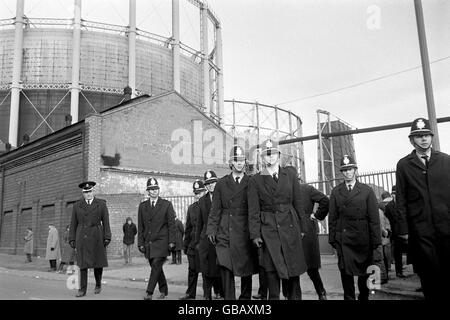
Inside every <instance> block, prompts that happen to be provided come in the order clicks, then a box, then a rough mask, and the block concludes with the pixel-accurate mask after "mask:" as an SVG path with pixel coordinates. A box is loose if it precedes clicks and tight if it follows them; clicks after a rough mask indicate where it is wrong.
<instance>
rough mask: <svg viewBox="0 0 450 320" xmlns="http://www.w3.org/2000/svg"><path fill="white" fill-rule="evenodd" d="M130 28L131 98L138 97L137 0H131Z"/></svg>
mask: <svg viewBox="0 0 450 320" xmlns="http://www.w3.org/2000/svg"><path fill="white" fill-rule="evenodd" d="M128 14H129V24H130V26H129V29H128V86H129V87H130V88H131V98H135V97H136V0H130V2H129V12H128Z"/></svg>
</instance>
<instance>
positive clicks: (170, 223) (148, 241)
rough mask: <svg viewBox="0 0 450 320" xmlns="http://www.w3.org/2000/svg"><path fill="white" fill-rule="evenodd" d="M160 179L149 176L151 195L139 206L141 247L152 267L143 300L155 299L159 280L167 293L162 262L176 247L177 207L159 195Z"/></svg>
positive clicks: (139, 241) (163, 292)
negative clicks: (154, 294)
mask: <svg viewBox="0 0 450 320" xmlns="http://www.w3.org/2000/svg"><path fill="white" fill-rule="evenodd" d="M159 191H160V188H159V184H158V181H157V180H156V179H155V178H153V177H151V178H149V179H148V180H147V192H148V195H149V199H148V200H145V201H144V202H141V203H140V204H139V209H138V248H139V251H140V252H142V253H144V254H145V257H146V258H147V259H148V262H149V264H150V267H151V272H150V277H149V279H148V285H147V290H146V293H147V294H146V295H145V296H144V300H152V299H153V292H154V290H155V287H156V284H157V283H159V290H160V291H161V295H160V296H159V299H164V298H165V297H166V296H167V293H168V289H167V280H166V277H165V275H164V270H163V264H164V262H165V261H166V259H167V256H169V255H170V252H171V251H172V250H173V248H174V247H175V211H174V209H173V205H172V203H171V202H170V201H168V200H166V199H163V198H161V197H159Z"/></svg>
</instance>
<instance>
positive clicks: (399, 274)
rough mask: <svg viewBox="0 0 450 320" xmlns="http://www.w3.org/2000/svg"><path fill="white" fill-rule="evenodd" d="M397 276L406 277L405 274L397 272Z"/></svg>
mask: <svg viewBox="0 0 450 320" xmlns="http://www.w3.org/2000/svg"><path fill="white" fill-rule="evenodd" d="M396 276H397V278H406V276H405V275H404V274H403V273H397V274H396Z"/></svg>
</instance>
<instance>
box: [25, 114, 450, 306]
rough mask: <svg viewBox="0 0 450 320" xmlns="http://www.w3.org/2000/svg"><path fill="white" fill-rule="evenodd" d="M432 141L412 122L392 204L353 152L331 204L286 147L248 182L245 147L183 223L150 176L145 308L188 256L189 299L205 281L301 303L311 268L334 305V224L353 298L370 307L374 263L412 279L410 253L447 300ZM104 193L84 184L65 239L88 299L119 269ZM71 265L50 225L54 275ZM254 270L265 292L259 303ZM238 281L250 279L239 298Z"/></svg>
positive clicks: (446, 252) (439, 158)
mask: <svg viewBox="0 0 450 320" xmlns="http://www.w3.org/2000/svg"><path fill="white" fill-rule="evenodd" d="M432 138H433V132H432V130H431V128H430V125H429V122H428V120H427V119H424V118H418V119H416V120H414V121H413V123H412V125H411V130H410V134H409V140H410V143H411V145H412V146H413V147H414V150H413V151H412V152H411V154H409V155H407V156H406V157H404V158H402V159H401V160H399V162H398V164H397V170H396V185H395V186H393V187H392V190H391V192H384V193H383V194H382V195H381V201H378V200H377V198H376V196H375V193H374V191H373V190H372V188H371V187H370V186H368V185H366V184H364V183H361V182H359V181H358V172H357V170H358V166H357V164H356V162H355V160H354V159H353V158H352V156H350V155H345V156H344V157H343V158H342V160H341V163H340V171H341V173H342V176H343V182H342V183H340V184H339V185H338V186H336V187H335V188H333V190H332V191H331V194H330V196H329V197H328V196H326V195H325V194H323V193H322V192H320V191H319V190H317V189H315V188H314V187H312V186H310V185H306V184H300V183H299V179H298V176H297V171H296V169H295V168H294V167H289V166H287V167H281V166H280V156H281V151H280V149H279V146H278V143H277V141H273V140H271V139H269V140H266V141H265V142H264V143H262V144H261V145H260V146H259V147H260V152H261V157H262V161H263V164H264V167H263V169H262V170H261V171H260V172H258V173H256V174H254V175H252V176H249V175H247V173H246V172H245V166H246V156H245V151H244V149H243V148H242V147H241V146H234V147H233V148H232V150H231V151H230V157H229V167H230V173H229V174H227V175H225V176H224V177H222V178H218V177H217V175H216V173H215V172H214V171H212V170H207V171H206V172H205V173H204V179H203V180H196V181H194V183H193V194H194V197H195V202H194V203H192V204H191V205H190V206H189V208H188V210H187V214H186V220H185V223H184V225H183V222H182V221H180V220H179V219H177V218H176V214H175V211H174V208H173V205H172V203H171V202H170V201H168V200H166V199H163V198H161V197H160V196H159V194H160V186H159V183H158V181H157V180H156V179H155V178H154V177H151V178H150V179H148V181H147V192H148V200H146V201H143V202H142V203H140V205H139V209H138V221H137V226H136V225H135V224H134V223H133V221H132V219H131V218H127V219H126V222H125V224H124V225H123V233H124V240H123V243H124V258H125V263H126V264H131V262H132V258H131V257H132V254H131V251H132V247H133V245H134V239H135V236H136V235H137V248H138V250H139V251H140V252H141V253H142V254H143V255H145V258H146V259H148V262H149V265H150V269H151V272H150V276H149V281H148V285H147V289H146V294H145V296H144V299H145V300H152V299H153V295H154V291H155V287H156V285H157V284H158V286H159V291H160V296H159V297H158V298H159V299H164V298H165V297H166V296H167V294H168V285H167V280H166V277H165V274H164V269H163V266H164V263H165V262H166V261H167V257H169V256H170V255H172V263H173V264H180V263H181V251H183V252H184V254H186V255H187V259H188V279H187V284H188V285H187V290H186V293H185V295H183V296H182V297H180V299H182V300H190V299H195V298H196V295H197V281H198V276H199V274H200V273H201V275H202V279H203V298H204V299H206V300H211V299H213V298H216V299H225V300H235V299H242V300H250V299H252V298H253V299H262V300H266V299H269V300H278V299H280V296H281V294H282V295H283V297H284V298H285V299H288V300H300V299H302V290H301V285H300V275H302V274H303V273H305V272H306V273H307V274H308V276H309V278H310V279H311V280H312V282H313V284H314V288H315V290H316V292H317V296H318V299H319V300H326V299H327V292H326V290H325V286H324V283H323V281H322V279H321V276H320V272H319V269H320V267H321V259H320V248H319V239H318V233H319V227H318V221H320V220H324V219H325V218H326V217H327V216H328V230H329V239H328V240H329V243H330V245H331V246H332V247H333V248H334V250H335V253H336V255H337V258H338V269H339V272H340V278H341V282H342V289H343V296H344V299H345V300H355V299H358V300H368V299H369V286H368V280H370V279H369V277H370V272H369V270H372V269H371V266H374V265H375V266H377V267H378V268H379V270H380V272H381V275H380V276H381V284H385V283H386V282H388V280H389V277H388V272H389V271H390V269H391V261H392V260H393V261H394V262H395V273H396V276H397V277H399V278H403V277H405V275H404V274H403V254H404V253H407V257H408V259H407V263H408V264H412V265H413V268H414V272H415V273H417V274H418V276H419V278H420V281H421V288H420V290H422V291H423V294H424V297H425V299H429V300H436V299H443V298H447V297H448V296H449V294H448V292H447V290H446V288H447V285H448V284H449V283H448V282H449V280H448V277H446V276H445V274H444V273H445V272H446V271H447V270H450V202H449V199H450V156H449V155H447V154H445V153H443V152H439V151H435V150H433V149H432ZM94 186H95V182H92V181H88V182H84V183H82V184H80V185H79V187H80V188H81V189H82V194H83V199H81V200H80V201H78V202H77V203H76V204H75V205H74V207H73V214H72V219H71V224H70V226H67V228H66V234H65V235H64V238H63V239H64V244H63V258H62V260H61V265H60V270H62V268H63V267H64V265H67V264H73V263H74V260H76V264H77V265H78V267H79V268H80V289H79V290H78V293H77V295H76V296H77V297H82V296H84V295H86V287H87V269H88V268H93V269H94V275H95V281H96V286H95V291H94V292H95V293H96V294H98V293H100V292H101V278H102V272H103V268H104V267H107V266H108V261H107V257H106V247H107V246H108V244H109V242H110V241H111V231H110V226H109V214H108V209H107V206H106V202H105V201H104V200H101V199H97V198H96V197H94V195H93V188H94ZM24 240H25V253H26V255H27V261H31V254H32V248H33V233H32V230H31V229H28V230H27V234H26V236H25V238H24ZM66 244H68V246H67V245H66ZM30 248H31V251H30ZM75 249H76V255H75V251H74V250H75ZM75 256H76V257H75ZM60 257H61V253H60V245H59V237H58V232H57V230H56V228H55V227H54V226H53V225H50V226H49V236H48V241H47V252H46V259H47V260H49V262H50V267H51V269H52V270H56V260H57V259H60ZM391 257H392V258H391ZM61 266H62V267H61ZM255 274H258V277H259V290H258V294H256V295H253V296H252V276H253V275H255ZM235 277H238V278H240V288H241V290H240V292H239V294H238V295H237V294H236V286H235ZM354 277H357V286H358V292H359V295H358V297H356V294H355V283H354ZM213 293H214V296H213Z"/></svg>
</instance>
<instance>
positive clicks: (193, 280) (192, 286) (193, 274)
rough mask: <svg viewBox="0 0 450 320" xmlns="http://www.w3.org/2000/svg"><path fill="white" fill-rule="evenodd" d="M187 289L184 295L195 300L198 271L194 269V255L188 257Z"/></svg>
mask: <svg viewBox="0 0 450 320" xmlns="http://www.w3.org/2000/svg"><path fill="white" fill-rule="evenodd" d="M187 257H188V288H187V290H186V295H187V296H189V297H191V298H192V299H195V297H196V296H197V282H198V271H197V268H196V261H195V260H196V257H195V255H188V256H187Z"/></svg>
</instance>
